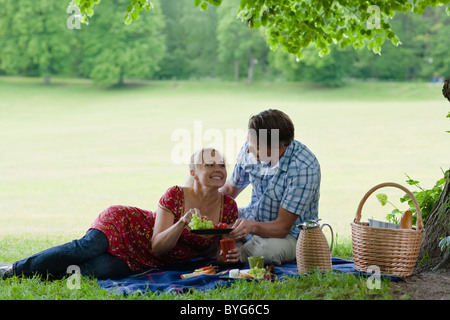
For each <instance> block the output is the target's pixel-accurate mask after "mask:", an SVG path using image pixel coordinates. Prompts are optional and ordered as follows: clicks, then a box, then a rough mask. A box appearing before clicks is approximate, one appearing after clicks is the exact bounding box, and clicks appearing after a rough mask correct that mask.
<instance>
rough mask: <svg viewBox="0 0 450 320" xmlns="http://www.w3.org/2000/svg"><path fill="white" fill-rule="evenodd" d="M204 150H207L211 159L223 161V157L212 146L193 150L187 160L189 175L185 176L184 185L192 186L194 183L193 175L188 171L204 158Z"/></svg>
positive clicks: (194, 168)
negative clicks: (189, 159)
mask: <svg viewBox="0 0 450 320" xmlns="http://www.w3.org/2000/svg"><path fill="white" fill-rule="evenodd" d="M205 152H209V155H210V156H211V158H212V159H214V160H215V162H216V163H217V162H218V161H217V160H219V159H220V160H223V161H225V157H224V156H223V155H222V154H221V153H220V152H219V151H218V150H217V149H215V148H212V147H203V148H201V149H199V150H197V151H195V152H194V153H193V154H192V156H191V161H190V162H189V175H188V176H187V178H186V183H185V185H186V187H192V186H193V185H194V177H193V176H191V174H190V171H195V170H197V166H198V165H201V164H202V163H203V162H204V159H205V156H204V155H205ZM216 157H217V158H216Z"/></svg>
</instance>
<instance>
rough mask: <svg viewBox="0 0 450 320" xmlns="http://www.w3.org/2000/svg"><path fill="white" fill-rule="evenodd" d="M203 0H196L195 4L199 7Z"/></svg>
mask: <svg viewBox="0 0 450 320" xmlns="http://www.w3.org/2000/svg"><path fill="white" fill-rule="evenodd" d="M201 2H202V0H194V6H196V7H198V6H199V5H200V3H201Z"/></svg>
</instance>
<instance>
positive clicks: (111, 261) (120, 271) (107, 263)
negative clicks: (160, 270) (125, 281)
mask: <svg viewBox="0 0 450 320" xmlns="http://www.w3.org/2000/svg"><path fill="white" fill-rule="evenodd" d="M80 272H81V274H82V275H84V276H94V277H96V278H98V279H111V278H112V279H114V278H125V277H128V276H131V275H133V274H135V272H133V271H132V270H131V269H130V268H129V267H128V265H127V264H126V263H125V262H124V261H122V260H121V259H120V258H118V257H116V256H113V255H112V254H109V253H105V254H102V255H99V256H97V257H95V258H93V259H91V260H89V261H86V262H85V263H83V264H82V265H81V266H80Z"/></svg>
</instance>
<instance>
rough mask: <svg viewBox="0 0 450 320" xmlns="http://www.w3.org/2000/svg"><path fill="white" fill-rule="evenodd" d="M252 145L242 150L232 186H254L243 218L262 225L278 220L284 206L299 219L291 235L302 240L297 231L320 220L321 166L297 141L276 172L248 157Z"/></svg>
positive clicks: (284, 155) (241, 211)
mask: <svg viewBox="0 0 450 320" xmlns="http://www.w3.org/2000/svg"><path fill="white" fill-rule="evenodd" d="M247 149H248V142H246V143H245V144H244V146H243V147H242V148H241V150H240V152H239V155H238V157H237V160H236V165H235V167H234V170H233V173H232V174H231V177H230V179H229V183H230V184H231V185H233V186H235V187H237V188H244V187H246V186H248V185H249V184H251V185H252V188H253V189H252V197H251V201H250V203H249V205H248V206H247V207H244V208H239V216H240V218H244V219H250V220H255V221H260V222H267V221H273V220H275V219H276V218H277V215H278V210H279V208H280V206H282V207H283V208H284V209H286V210H287V211H289V212H292V213H295V214H297V215H298V219H297V221H296V222H295V223H294V226H293V227H292V228H291V231H290V234H291V235H292V236H294V237H295V238H297V237H298V235H299V232H300V228H299V227H297V225H298V224H299V223H302V222H304V221H306V220H309V219H317V218H318V209H319V196H320V177H321V175H320V165H319V162H318V161H317V159H316V157H315V156H314V154H313V153H312V152H311V151H310V150H309V149H308V148H307V147H306V146H305V145H303V144H302V143H300V142H299V141H296V140H294V141H293V142H292V143H291V144H290V145H289V146H288V147H287V148H286V151H285V152H284V154H283V156H282V157H281V159H280V161H279V162H278V164H277V165H275V166H274V167H273V168H270V166H269V165H268V164H265V163H262V162H257V161H256V160H255V158H254V157H253V155H252V154H250V153H247ZM250 238H251V236H250V237H249V238H247V240H249V239H250Z"/></svg>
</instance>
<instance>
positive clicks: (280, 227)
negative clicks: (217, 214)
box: [229, 207, 298, 239]
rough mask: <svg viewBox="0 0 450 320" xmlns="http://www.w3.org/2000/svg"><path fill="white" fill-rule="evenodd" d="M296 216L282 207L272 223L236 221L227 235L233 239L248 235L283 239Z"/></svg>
mask: <svg viewBox="0 0 450 320" xmlns="http://www.w3.org/2000/svg"><path fill="white" fill-rule="evenodd" d="M297 218H298V215H296V214H294V213H292V212H290V211H287V210H286V209H284V208H283V207H280V209H279V210H278V217H277V218H276V219H275V220H273V221H268V222H257V221H253V220H247V219H237V220H236V222H235V223H234V225H233V227H232V228H233V229H234V230H233V231H231V232H230V233H229V235H230V237H232V238H233V239H241V238H243V237H245V236H247V235H248V234H249V233H251V234H256V235H258V236H260V237H261V238H284V237H286V236H287V235H288V234H289V231H290V230H291V228H292V226H293V225H294V223H295V221H296V220H297Z"/></svg>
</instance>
